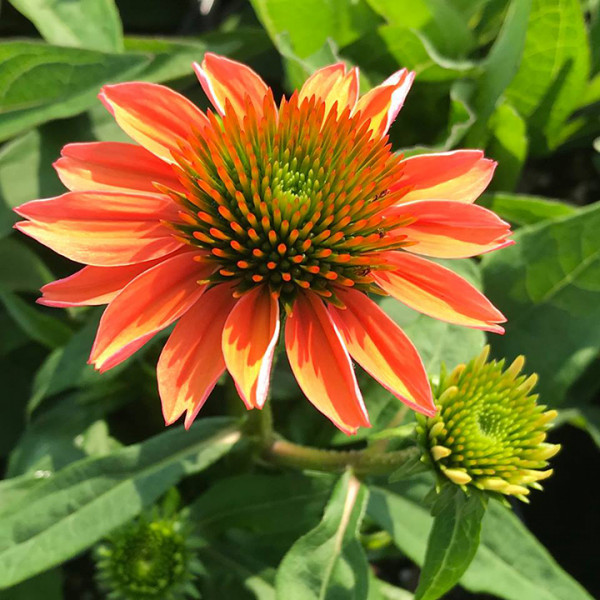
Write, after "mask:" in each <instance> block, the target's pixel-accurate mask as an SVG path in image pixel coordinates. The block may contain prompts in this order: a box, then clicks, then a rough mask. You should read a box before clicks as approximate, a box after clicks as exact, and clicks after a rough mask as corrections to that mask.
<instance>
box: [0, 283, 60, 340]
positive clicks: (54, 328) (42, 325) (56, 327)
mask: <svg viewBox="0 0 600 600" xmlns="http://www.w3.org/2000/svg"><path fill="white" fill-rule="evenodd" d="M0 301H1V302H2V303H3V304H4V307H5V308H6V310H7V312H8V314H9V315H10V316H11V317H12V318H13V320H14V322H15V323H16V324H17V325H19V327H20V328H21V329H22V330H23V331H24V332H25V333H26V334H27V335H28V336H29V337H30V338H31V339H32V340H35V341H36V342H39V343H40V344H43V345H44V346H47V347H48V348H57V347H58V346H62V345H63V344H65V343H66V342H67V340H68V339H69V338H70V337H71V329H70V328H69V327H68V326H67V325H65V324H64V323H62V322H61V321H59V320H58V319H54V318H53V317H50V316H48V315H47V314H45V313H43V312H42V311H41V310H39V309H37V308H34V307H33V306H31V305H30V304H29V302H25V301H24V300H21V298H19V296H17V295H16V294H13V293H12V292H9V291H8V290H6V289H2V288H1V287H0Z"/></svg>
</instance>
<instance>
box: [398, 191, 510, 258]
mask: <svg viewBox="0 0 600 600" xmlns="http://www.w3.org/2000/svg"><path fill="white" fill-rule="evenodd" d="M386 216H388V217H391V218H399V217H407V218H409V219H414V221H413V222H411V223H409V224H408V225H406V226H405V227H398V228H396V229H394V230H393V231H392V232H391V233H392V235H400V236H406V241H407V242H411V245H409V246H407V247H406V250H407V251H408V252H414V253H416V254H423V255H425V256H433V257H437V258H468V257H470V256H477V255H478V254H484V253H485V252H491V251H492V250H497V249H498V248H502V247H504V246H506V245H507V244H512V242H510V241H508V239H507V238H508V236H509V235H510V233H511V231H510V225H509V224H508V223H506V222H505V221H503V220H502V219H500V217H498V216H497V215H496V214H495V213H493V212H492V211H491V210H488V209H487V208H483V207H481V206H477V205H476V204H465V203H464V202H453V201H450V200H417V201H415V202H406V203H402V204H397V205H396V206H393V207H391V208H390V209H388V210H387V211H386Z"/></svg>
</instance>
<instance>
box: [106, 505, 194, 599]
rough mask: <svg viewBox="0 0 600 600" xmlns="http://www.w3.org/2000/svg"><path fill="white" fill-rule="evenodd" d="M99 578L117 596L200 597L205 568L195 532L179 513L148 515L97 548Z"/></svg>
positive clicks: (111, 595) (143, 597)
mask: <svg viewBox="0 0 600 600" xmlns="http://www.w3.org/2000/svg"><path fill="white" fill-rule="evenodd" d="M95 555H96V560H97V568H98V582H99V584H100V586H101V587H102V588H103V589H105V590H106V591H107V593H108V597H109V598H114V599H115V600H152V599H154V598H155V599H157V600H177V599H183V598H198V597H199V595H198V592H197V590H196V588H195V586H194V585H193V583H192V582H193V580H194V579H195V578H196V576H197V575H198V573H199V571H200V570H201V566H200V563H199V562H198V560H197V558H196V557H195V554H194V552H193V550H192V543H191V539H190V536H189V532H187V531H185V525H184V523H183V522H182V521H181V520H180V519H179V518H177V517H169V518H162V517H158V516H157V515H155V516H154V517H149V516H142V517H140V518H139V519H137V520H136V521H133V522H132V523H130V524H128V525H126V526H125V527H123V528H121V529H119V530H117V531H116V532H114V533H113V534H112V535H111V536H110V537H109V538H107V539H106V540H105V541H104V542H102V543H101V544H100V545H99V546H98V548H97V549H96V551H95Z"/></svg>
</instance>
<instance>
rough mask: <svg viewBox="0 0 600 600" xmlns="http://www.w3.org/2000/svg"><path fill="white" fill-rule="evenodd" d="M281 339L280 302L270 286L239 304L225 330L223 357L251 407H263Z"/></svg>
mask: <svg viewBox="0 0 600 600" xmlns="http://www.w3.org/2000/svg"><path fill="white" fill-rule="evenodd" d="M278 339H279V301H278V300H277V298H275V296H274V295H273V294H271V293H270V292H269V289H268V288H267V287H266V286H263V287H259V288H256V289H254V290H252V291H251V292H248V293H247V294H245V295H244V296H242V298H241V299H240V300H239V302H238V303H237V304H236V305H235V307H234V308H233V310H232V311H231V313H230V314H229V318H228V319H227V322H226V323H225V329H224V330H223V341H222V345H223V356H224V357H225V364H226V365H227V370H228V371H229V373H230V374H231V376H232V377H233V379H234V381H235V384H236V386H237V389H238V392H239V394H240V397H241V398H242V400H243V401H244V404H245V405H246V406H247V407H248V408H262V407H263V405H264V403H265V400H266V399H267V393H268V391H269V378H270V375H271V364H272V362H273V353H274V352H275V346H276V345H277V340H278Z"/></svg>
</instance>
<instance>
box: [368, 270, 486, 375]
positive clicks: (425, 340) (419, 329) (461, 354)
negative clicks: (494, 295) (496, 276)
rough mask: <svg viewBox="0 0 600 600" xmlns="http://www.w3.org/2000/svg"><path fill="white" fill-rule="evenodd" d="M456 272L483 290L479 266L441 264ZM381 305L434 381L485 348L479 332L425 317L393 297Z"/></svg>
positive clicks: (482, 337) (387, 298)
mask: <svg viewBox="0 0 600 600" xmlns="http://www.w3.org/2000/svg"><path fill="white" fill-rule="evenodd" d="M437 262H439V263H440V264H442V265H443V266H444V267H447V268H449V269H452V270H454V271H456V272H457V273H458V274H459V275H461V276H462V277H464V278H465V279H467V280H468V281H470V282H471V283H472V284H473V285H475V287H477V288H479V289H481V274H480V272H479V266H478V265H477V263H476V262H474V261H472V260H468V259H466V260H448V261H443V260H440V261H437ZM379 305H380V306H381V308H382V309H383V310H384V311H385V312H386V313H387V314H388V315H389V316H390V317H392V319H394V321H396V323H398V325H400V327H402V329H403V330H404V332H405V333H406V335H408V337H409V338H410V340H411V341H412V342H413V344H414V345H415V346H416V348H417V350H418V351H419V354H420V355H421V358H422V359H423V363H424V365H425V369H426V371H427V373H428V374H429V376H430V377H433V378H434V379H435V378H436V377H437V376H438V374H439V372H440V369H441V366H442V364H444V365H445V366H446V367H447V368H448V369H453V368H454V367H456V366H457V365H459V364H461V363H465V362H468V361H469V360H470V359H471V358H473V357H474V356H475V355H477V354H478V353H479V352H481V350H482V348H483V347H484V346H485V334H484V333H483V332H482V331H479V330H477V329H469V328H468V327H461V326H459V325H452V324H450V323H445V322H444V321H439V320H438V319H433V318H432V317H428V316H427V315H422V314H420V313H418V312H417V311H415V310H413V309H411V308H408V307H407V306H405V305H404V304H402V303H401V302H399V301H398V300H395V299H394V298H391V297H386V298H383V299H382V300H381V301H380V302H379Z"/></svg>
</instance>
